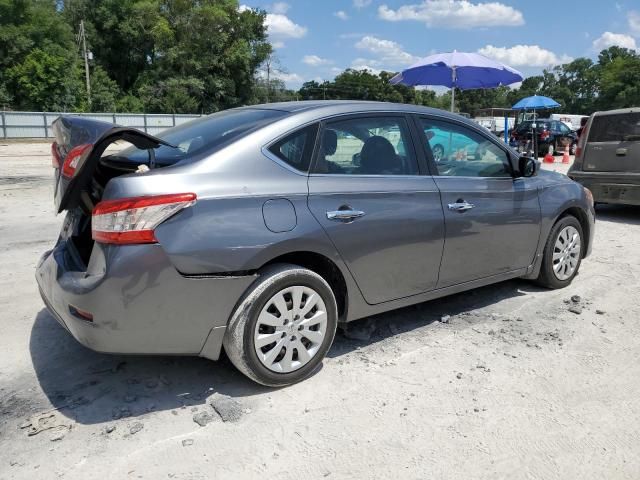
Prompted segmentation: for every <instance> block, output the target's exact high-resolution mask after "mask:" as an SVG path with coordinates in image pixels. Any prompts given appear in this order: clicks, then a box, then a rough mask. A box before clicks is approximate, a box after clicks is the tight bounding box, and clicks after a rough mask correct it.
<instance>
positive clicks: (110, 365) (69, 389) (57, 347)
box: [29, 280, 538, 424]
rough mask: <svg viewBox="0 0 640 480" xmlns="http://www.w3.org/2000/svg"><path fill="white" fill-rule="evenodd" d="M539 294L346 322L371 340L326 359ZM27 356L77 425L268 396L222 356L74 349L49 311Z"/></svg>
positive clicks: (482, 293) (474, 297)
mask: <svg viewBox="0 0 640 480" xmlns="http://www.w3.org/2000/svg"><path fill="white" fill-rule="evenodd" d="M536 290H538V289H537V287H535V286H533V285H532V284H530V283H527V282H523V281H518V280H515V281H508V282H503V283H499V284H495V285H492V286H488V287H483V288H480V289H476V290H472V291H468V292H465V293H461V294H457V295H453V296H449V297H445V298H442V299H438V300H432V301H430V302H425V303H421V304H418V305H414V306H411V307H406V308H402V309H399V310H395V311H392V312H388V313H384V314H380V315H376V316H373V317H369V318H366V319H363V320H358V321H355V322H351V323H349V324H348V325H349V328H350V329H352V330H353V329H362V328H364V329H365V330H366V331H367V332H368V334H367V335H366V336H365V337H364V338H361V339H360V340H358V339H355V340H354V338H353V336H352V335H350V334H349V332H345V331H343V330H341V329H339V330H338V333H337V335H336V338H335V341H334V344H333V346H332V348H331V350H330V352H329V355H328V356H329V357H330V358H335V357H339V356H340V355H344V354H346V353H349V352H351V351H353V350H355V349H358V348H361V347H362V346H363V345H369V344H374V343H376V342H379V341H382V340H384V339H386V338H389V337H392V336H394V335H398V334H401V333H404V332H408V331H411V330H413V329H416V328H418V327H422V326H424V325H428V324H430V323H432V322H434V321H436V320H438V319H440V318H441V316H443V315H456V314H459V313H462V312H465V311H470V310H475V309H478V308H482V307H485V306H488V305H491V304H494V303H496V302H498V301H500V300H503V299H506V298H511V297H516V296H520V295H526V292H527V291H536ZM29 348H30V352H31V358H32V362H33V367H34V370H35V374H36V377H37V380H38V382H39V384H40V387H41V388H42V391H43V392H44V394H45V395H46V397H47V398H48V400H49V402H50V403H51V405H52V406H53V408H54V409H56V410H58V411H59V412H60V413H61V414H63V415H64V416H66V417H68V418H71V419H73V420H74V421H76V422H78V423H81V424H97V423H104V422H110V421H113V420H114V419H118V418H125V417H138V416H141V415H145V414H147V413H150V412H153V411H165V410H178V409H188V408H192V407H197V406H200V405H204V404H205V403H206V401H207V398H208V397H209V396H210V395H212V394H213V393H219V394H223V395H228V396H230V397H233V398H235V399H237V400H238V401H240V402H242V401H243V399H247V398H248V397H251V396H253V395H258V394H263V393H268V392H269V391H272V389H270V388H267V387H263V386H260V385H258V384H256V383H254V382H252V381H251V380H249V379H247V378H246V377H245V376H244V375H242V374H241V373H240V372H238V371H237V370H236V369H235V368H234V366H233V365H232V364H231V362H230V361H229V360H228V359H227V358H226V356H224V355H223V356H222V357H221V359H220V360H219V361H218V362H217V363H215V364H214V363H212V362H211V361H209V360H206V359H204V358H197V357H168V356H129V355H110V354H103V353H97V352H94V351H92V350H89V349H88V348H86V347H84V346H82V345H81V344H80V343H78V342H77V341H76V340H75V339H74V338H73V337H72V336H71V335H70V334H69V333H68V332H67V331H66V330H65V329H64V328H63V327H61V326H60V325H59V324H58V323H57V322H56V320H55V319H54V318H53V317H52V316H51V314H50V313H49V312H48V311H47V310H46V309H42V310H41V311H40V312H39V313H38V314H37V316H36V318H35V321H34V324H33V328H32V331H31V337H30V344H29ZM176 413H177V412H176Z"/></svg>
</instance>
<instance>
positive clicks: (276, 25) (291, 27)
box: [265, 13, 307, 38]
mask: <svg viewBox="0 0 640 480" xmlns="http://www.w3.org/2000/svg"><path fill="white" fill-rule="evenodd" d="M265 24H266V25H267V32H269V35H270V36H272V37H276V38H277V37H280V38H302V37H304V36H305V35H306V34H307V27H303V26H301V25H298V24H297V23H294V22H293V21H292V20H291V19H290V18H289V17H287V16H286V15H283V14H281V13H267V18H266V19H265Z"/></svg>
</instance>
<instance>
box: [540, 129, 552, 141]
mask: <svg viewBox="0 0 640 480" xmlns="http://www.w3.org/2000/svg"><path fill="white" fill-rule="evenodd" d="M549 135H550V133H549V130H543V131H542V132H540V140H546V139H547V138H549Z"/></svg>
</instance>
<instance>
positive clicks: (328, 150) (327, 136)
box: [322, 129, 338, 156]
mask: <svg viewBox="0 0 640 480" xmlns="http://www.w3.org/2000/svg"><path fill="white" fill-rule="evenodd" d="M337 148H338V134H337V133H336V131H335V130H330V129H328V130H325V131H324V133H323V134H322V151H323V153H324V154H325V155H329V156H331V155H333V154H334V153H336V149H337Z"/></svg>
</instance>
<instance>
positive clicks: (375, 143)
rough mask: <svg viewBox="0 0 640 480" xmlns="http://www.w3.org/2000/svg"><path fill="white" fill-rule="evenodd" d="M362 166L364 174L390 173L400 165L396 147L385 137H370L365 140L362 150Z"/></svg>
mask: <svg viewBox="0 0 640 480" xmlns="http://www.w3.org/2000/svg"><path fill="white" fill-rule="evenodd" d="M360 166H361V170H362V173H364V174H369V175H380V174H383V173H388V172H389V171H392V170H393V169H394V168H396V167H397V166H398V159H397V156H396V149H395V148H393V145H392V144H391V142H390V141H389V140H387V139H386V138H384V137H380V136H377V135H376V136H373V137H369V138H367V139H366V140H365V142H364V145H363V146H362V151H361V152H360Z"/></svg>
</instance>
